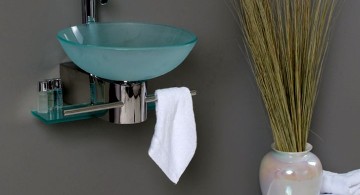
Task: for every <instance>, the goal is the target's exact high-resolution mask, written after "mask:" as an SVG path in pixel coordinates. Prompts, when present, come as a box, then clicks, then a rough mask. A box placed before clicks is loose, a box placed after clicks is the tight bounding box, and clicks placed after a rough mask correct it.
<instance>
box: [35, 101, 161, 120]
mask: <svg viewBox="0 0 360 195" xmlns="http://www.w3.org/2000/svg"><path fill="white" fill-rule="evenodd" d="M84 106H89V104H79V105H69V106H64V107H63V109H61V110H57V109H54V110H53V111H51V112H48V113H39V112H37V111H36V110H32V111H31V114H32V115H34V116H35V117H36V118H37V119H39V120H40V121H42V122H44V123H45V124H56V123H64V122H71V121H77V120H84V119H90V118H97V117H101V116H104V115H105V114H106V113H107V110H102V111H96V112H90V113H83V114H77V115H73V116H63V110H64V109H65V110H66V109H73V108H80V107H84ZM147 109H148V110H155V103H153V102H152V103H147Z"/></svg>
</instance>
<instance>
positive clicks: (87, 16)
mask: <svg viewBox="0 0 360 195" xmlns="http://www.w3.org/2000/svg"><path fill="white" fill-rule="evenodd" d="M106 3H108V0H100V4H101V5H105V4H106ZM81 10H82V23H83V24H88V23H91V22H95V21H97V17H96V16H97V14H96V0H81Z"/></svg>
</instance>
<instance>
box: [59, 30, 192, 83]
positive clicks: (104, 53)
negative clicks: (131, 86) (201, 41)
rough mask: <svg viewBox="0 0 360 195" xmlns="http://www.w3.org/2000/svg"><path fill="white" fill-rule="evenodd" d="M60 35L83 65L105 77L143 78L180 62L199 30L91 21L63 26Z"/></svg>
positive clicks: (67, 50) (93, 72) (155, 74)
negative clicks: (68, 26) (67, 26)
mask: <svg viewBox="0 0 360 195" xmlns="http://www.w3.org/2000/svg"><path fill="white" fill-rule="evenodd" d="M57 39H58V40H59V42H60V44H61V45H62V47H63V49H64V50H65V53H66V54H67V55H68V57H69V58H70V59H71V60H72V61H73V62H74V63H75V64H76V65H78V66H79V67H80V68H81V69H83V70H85V71H86V72H88V73H91V74H93V75H95V76H98V77H100V78H103V79H109V80H114V81H143V80H148V79H152V78H155V77H158V76H161V75H163V74H165V73H167V72H169V71H171V70H173V69H174V68H176V67H177V66H178V65H180V64H181V63H182V62H183V61H184V59H185V58H186V57H187V56H188V54H189V53H190V51H191V50H192V48H193V47H194V45H195V44H196V42H197V37H196V35H195V34H193V33H191V32H189V31H186V30H184V29H180V28H175V27H171V26H167V25H158V24H144V23H90V24H83V25H78V26H73V27H70V28H67V29H64V30H61V31H60V32H58V34H57Z"/></svg>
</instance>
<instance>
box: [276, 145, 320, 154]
mask: <svg viewBox="0 0 360 195" xmlns="http://www.w3.org/2000/svg"><path fill="white" fill-rule="evenodd" d="M271 148H272V149H273V151H275V152H278V153H284V154H285V153H286V154H306V153H309V152H310V151H311V150H312V148H313V146H312V145H311V144H310V143H306V146H305V150H304V151H302V152H284V151H281V150H277V149H276V147H275V143H272V144H271Z"/></svg>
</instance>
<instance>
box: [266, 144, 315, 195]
mask: <svg viewBox="0 0 360 195" xmlns="http://www.w3.org/2000/svg"><path fill="white" fill-rule="evenodd" d="M311 149H312V145H311V144H307V145H306V151H304V152H281V151H278V150H276V149H275V145H274V144H272V151H271V152H269V153H267V154H266V155H265V156H264V158H263V159H262V161H261V165H260V187H261V192H262V194H263V195H319V194H320V187H321V176H322V165H321V162H320V160H319V159H318V158H317V157H316V156H315V155H314V154H313V153H311V152H310V151H311Z"/></svg>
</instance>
